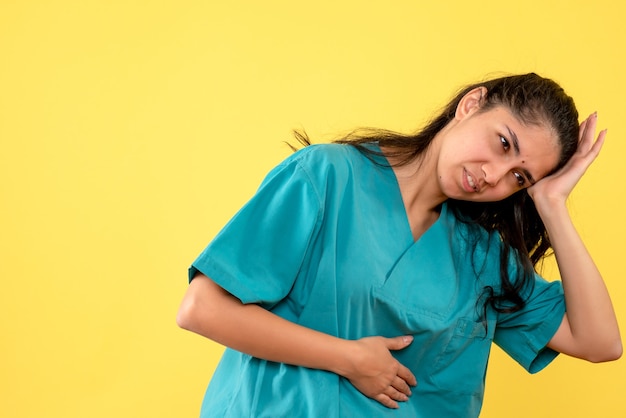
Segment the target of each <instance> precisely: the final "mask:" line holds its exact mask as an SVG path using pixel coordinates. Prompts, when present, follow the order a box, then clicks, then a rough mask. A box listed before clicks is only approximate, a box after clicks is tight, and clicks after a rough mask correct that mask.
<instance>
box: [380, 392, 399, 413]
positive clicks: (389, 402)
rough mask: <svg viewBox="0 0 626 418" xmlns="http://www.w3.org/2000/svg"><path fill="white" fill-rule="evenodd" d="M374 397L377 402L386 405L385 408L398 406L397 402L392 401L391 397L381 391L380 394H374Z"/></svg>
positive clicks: (396, 407)
mask: <svg viewBox="0 0 626 418" xmlns="http://www.w3.org/2000/svg"><path fill="white" fill-rule="evenodd" d="M374 399H375V400H376V401H378V402H379V403H381V404H383V405H384V406H386V407H387V408H391V409H398V408H399V407H400V406H399V405H398V402H396V401H394V400H393V399H391V398H390V397H389V396H388V395H385V394H384V393H381V394H380V395H376V396H375V397H374Z"/></svg>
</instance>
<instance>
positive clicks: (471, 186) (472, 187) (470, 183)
mask: <svg viewBox="0 0 626 418" xmlns="http://www.w3.org/2000/svg"><path fill="white" fill-rule="evenodd" d="M463 174H464V180H465V181H464V183H466V184H465V185H466V189H467V191H470V192H477V191H478V185H477V184H476V181H475V180H474V177H472V175H471V174H470V173H469V172H468V171H467V170H465V169H463Z"/></svg>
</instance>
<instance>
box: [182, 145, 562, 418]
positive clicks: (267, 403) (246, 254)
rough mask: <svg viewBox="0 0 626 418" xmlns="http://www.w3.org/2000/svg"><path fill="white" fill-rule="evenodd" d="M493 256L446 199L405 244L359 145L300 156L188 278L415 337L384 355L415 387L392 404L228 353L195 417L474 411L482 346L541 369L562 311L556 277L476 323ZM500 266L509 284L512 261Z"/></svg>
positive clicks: (328, 378) (357, 332)
mask: <svg viewBox="0 0 626 418" xmlns="http://www.w3.org/2000/svg"><path fill="white" fill-rule="evenodd" d="M372 147H374V149H376V150H379V149H378V148H377V147H376V146H375V145H372ZM374 159H378V161H379V162H381V163H383V164H384V163H386V160H385V159H384V157H374ZM499 254H500V239H499V237H498V236H497V235H496V234H491V235H489V234H488V233H487V232H486V231H484V230H482V229H480V232H479V233H478V234H476V233H475V232H474V233H473V235H472V234H471V231H470V228H469V227H468V225H466V224H464V223H462V222H460V221H458V220H457V219H456V217H455V216H454V215H453V214H452V213H451V212H450V210H449V209H448V207H447V205H446V204H443V205H442V208H441V214H440V216H439V218H438V220H437V221H436V222H435V223H434V224H433V225H432V226H431V227H430V228H429V229H428V230H427V231H426V232H425V233H424V234H423V235H422V236H421V237H420V238H419V240H418V241H414V239H413V236H412V233H411V229H410V227H409V223H408V219H407V215H406V211H405V208H404V204H403V202H402V196H401V194H400V189H399V187H398V183H397V180H396V177H395V175H394V173H393V170H392V169H391V168H389V167H384V166H380V165H377V164H374V163H373V162H372V161H370V160H369V159H368V158H366V156H365V155H364V154H362V153H361V152H359V151H358V150H357V149H355V148H354V147H352V146H350V145H339V144H323V145H312V146H309V147H306V148H304V149H303V150H300V151H298V152H297V153H295V154H293V155H292V156H290V157H289V158H288V159H287V160H285V161H284V162H283V163H282V164H280V165H279V166H277V167H276V168H275V169H274V170H272V171H271V172H270V173H269V174H268V176H267V177H266V179H265V180H264V182H263V183H262V185H261V186H260V188H259V190H258V191H257V193H256V194H255V195H254V196H253V197H252V199H251V200H250V201H249V202H248V203H247V204H246V205H245V206H244V207H243V208H242V209H241V210H240V211H239V212H238V213H237V214H236V215H235V216H234V217H233V219H232V220H231V221H230V222H229V223H228V224H227V225H226V226H225V227H224V229H223V230H222V231H221V232H220V233H219V234H218V235H217V236H216V237H215V239H214V240H213V241H212V242H211V243H210V244H209V246H208V247H207V248H206V249H205V250H204V252H202V254H201V255H200V256H199V257H198V258H197V259H196V261H195V262H194V263H193V265H192V267H191V268H190V270H189V276H190V279H192V278H193V277H194V275H195V274H196V273H197V272H198V271H200V272H202V273H204V274H205V275H207V276H208V277H210V278H211V279H212V280H214V281H215V282H216V283H217V284H219V285H220V286H222V287H223V288H224V289H226V290H227V291H228V292H230V293H232V294H233V295H235V296H236V297H237V298H239V299H240V300H241V301H242V302H243V303H256V304H260V305H261V306H263V307H264V308H266V309H268V310H270V311H272V312H273V313H275V314H277V315H279V316H281V317H283V318H286V319H288V320H290V321H293V322H295V323H297V324H300V325H303V326H305V327H309V328H312V329H316V330H318V331H321V332H325V333H328V334H330V335H334V336H337V337H340V338H345V339H359V338H363V337H368V336H376V335H379V336H384V337H395V336H400V335H412V336H413V337H414V340H413V342H412V343H411V344H410V345H409V346H408V347H407V348H406V349H404V350H401V351H394V352H392V355H393V356H394V357H396V358H397V359H398V360H399V361H400V362H401V363H402V364H404V365H405V366H407V367H408V368H410V369H411V371H412V372H413V373H414V374H415V376H416V378H417V381H418V386H417V387H416V388H414V389H413V395H412V396H411V397H410V399H409V401H407V402H400V408H399V409H397V410H394V409H388V408H386V407H384V406H383V405H381V404H380V403H378V402H377V401H374V400H372V399H370V398H368V397H366V396H364V395H363V394H361V393H360V392H359V391H358V390H357V389H356V388H354V387H353V386H352V385H351V384H350V382H349V381H348V380H347V379H345V378H342V377H341V376H338V375H336V374H334V373H330V372H327V371H323V370H313V369H307V368H304V367H297V366H290V365H286V364H281V363H275V362H269V361H265V360H261V359H258V358H254V357H251V356H249V355H247V354H242V353H240V352H237V351H234V350H231V349H226V351H225V353H224V356H223V358H222V360H221V362H220V364H219V365H218V367H217V369H216V371H215V373H214V375H213V378H212V380H211V383H210V385H209V388H208V389H207V392H206V395H205V399H204V402H203V407H202V417H205V418H206V417H219V418H222V417H236V418H241V417H255V418H260V417H268V418H277V417H297V418H299V417H312V418H347V417H359V418H362V417H394V418H404V417H411V418H420V417H425V418H433V417H437V418H442V417H454V418H459V417H476V416H478V414H479V412H480V408H481V405H482V398H483V391H484V380H485V372H486V368H487V360H488V357H489V351H490V346H491V343H492V342H495V343H496V344H498V345H499V346H500V347H502V348H503V349H504V350H505V351H506V352H507V353H508V354H509V355H510V356H511V357H513V358H514V359H515V360H516V361H517V362H519V363H520V364H521V365H522V366H523V367H525V368H526V369H527V370H528V371H530V372H531V373H534V372H537V371H539V370H541V369H542V368H543V367H545V366H546V365H547V364H548V363H549V362H550V361H551V360H552V359H553V358H554V357H555V356H556V355H557V353H556V352H554V351H552V350H550V349H548V348H546V347H545V345H546V344H547V342H548V341H549V340H550V338H551V337H552V336H553V335H554V333H555V331H556V329H557V328H558V326H559V324H560V323H561V320H562V318H563V314H564V310H565V308H564V299H563V292H562V287H561V285H560V282H553V283H549V282H546V281H545V280H543V279H542V278H540V277H539V276H537V277H536V280H535V283H534V286H533V287H532V289H531V288H529V289H527V291H526V293H525V294H524V296H525V297H526V298H527V299H528V301H527V305H526V307H525V308H524V309H523V310H521V311H518V312H516V313H513V314H499V313H497V312H496V311H494V310H489V311H488V312H487V318H486V320H487V321H486V325H487V326H486V327H485V322H484V321H481V318H480V314H481V309H482V305H483V304H482V302H481V301H480V300H481V299H480V298H481V295H482V294H483V289H484V288H485V286H492V287H493V288H494V289H495V290H496V291H497V290H498V289H499V287H500V278H499V265H500V261H499ZM509 271H510V273H511V277H516V276H515V274H516V273H515V272H516V265H515V263H513V262H512V263H510V266H509Z"/></svg>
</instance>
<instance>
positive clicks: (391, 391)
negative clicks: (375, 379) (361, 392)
mask: <svg viewBox="0 0 626 418" xmlns="http://www.w3.org/2000/svg"><path fill="white" fill-rule="evenodd" d="M383 395H387V396H388V397H389V399H391V400H393V401H396V402H406V401H408V400H409V397H408V396H407V395H405V394H404V393H402V392H400V391H399V390H396V389H395V388H394V387H393V386H389V387H388V388H387V389H385V392H383Z"/></svg>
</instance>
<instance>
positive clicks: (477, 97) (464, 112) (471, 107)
mask: <svg viewBox="0 0 626 418" xmlns="http://www.w3.org/2000/svg"><path fill="white" fill-rule="evenodd" d="M485 97H487V88H486V87H484V86H481V87H476V88H475V89H472V90H470V91H469V92H467V93H466V94H465V96H463V97H462V98H461V101H460V102H459V104H458V105H457V107H456V112H455V114H454V117H455V119H458V120H461V119H464V118H465V117H466V116H469V115H471V114H472V113H474V112H475V111H477V110H478V109H480V107H481V106H482V104H483V101H484V99H485Z"/></svg>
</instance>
